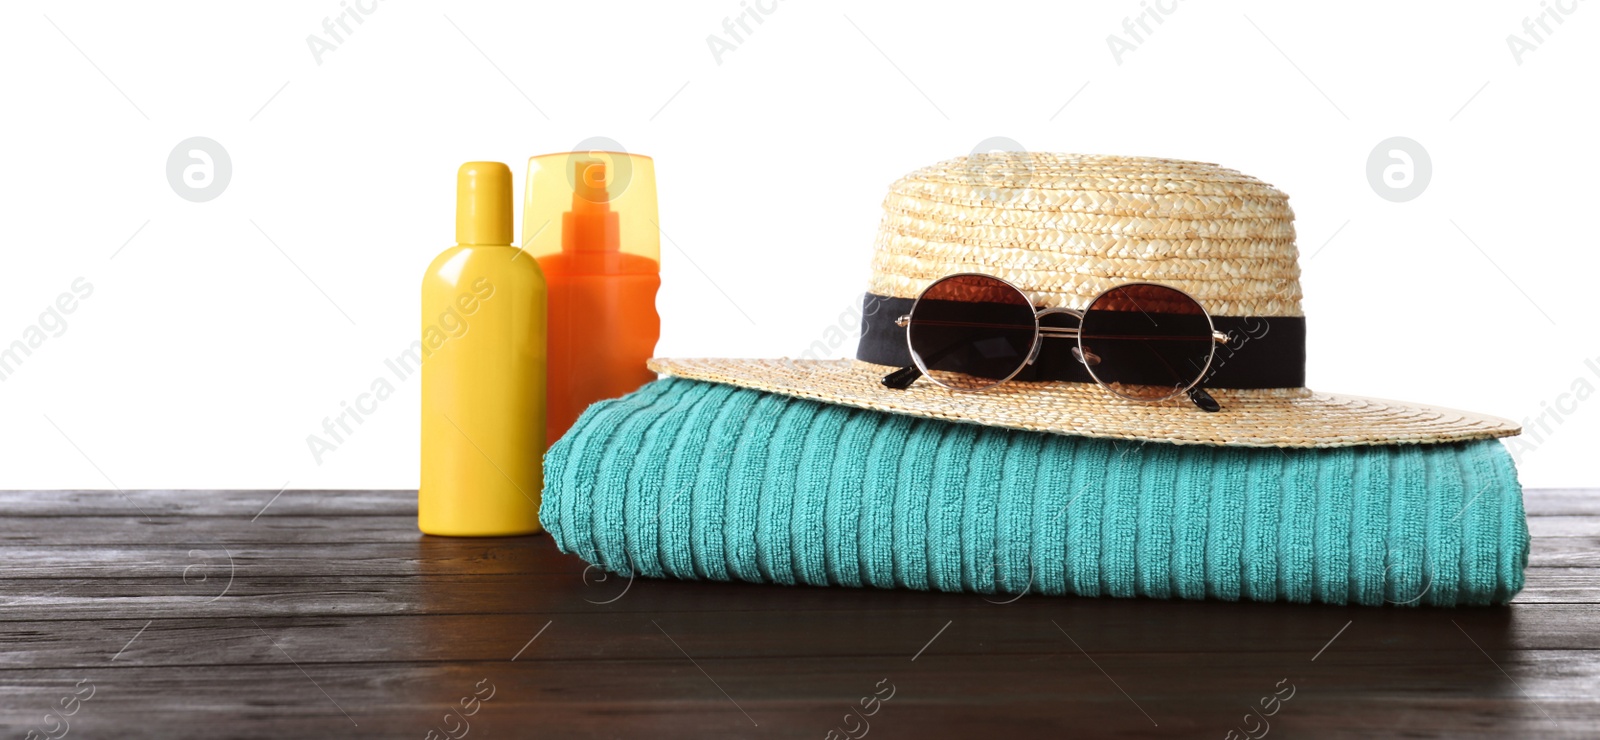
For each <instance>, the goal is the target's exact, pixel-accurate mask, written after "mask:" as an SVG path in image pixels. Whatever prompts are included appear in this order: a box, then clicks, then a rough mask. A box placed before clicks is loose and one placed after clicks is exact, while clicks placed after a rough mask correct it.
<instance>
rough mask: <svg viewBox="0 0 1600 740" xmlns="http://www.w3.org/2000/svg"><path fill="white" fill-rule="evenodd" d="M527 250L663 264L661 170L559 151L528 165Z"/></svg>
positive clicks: (597, 154)
mask: <svg viewBox="0 0 1600 740" xmlns="http://www.w3.org/2000/svg"><path fill="white" fill-rule="evenodd" d="M527 192H528V195H527V199H526V200H525V201H524V202H523V209H522V248H523V249H524V250H527V251H528V253H530V254H532V255H533V256H534V257H544V256H547V255H552V254H556V253H558V252H569V253H573V252H587V253H605V252H611V253H621V254H625V255H633V256H635V257H645V258H648V259H649V260H651V261H653V262H655V263H656V264H660V262H661V231H660V227H659V226H657V224H656V167H655V162H653V161H652V160H651V159H650V158H649V157H646V156H644V155H642V154H628V153H625V152H605V151H589V152H559V153H556V154H542V155H539V156H537V157H532V158H530V159H529V160H528V183H527Z"/></svg>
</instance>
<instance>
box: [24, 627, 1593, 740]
mask: <svg viewBox="0 0 1600 740" xmlns="http://www.w3.org/2000/svg"><path fill="white" fill-rule="evenodd" d="M946 637H947V638H949V639H950V641H951V642H955V641H956V640H957V639H958V638H957V637H956V636H955V635H947V636H946ZM258 639H261V640H262V641H266V638H258ZM657 639H659V640H661V642H663V643H664V644H667V643H668V640H667V639H666V638H664V637H659V638H657ZM1074 639H1076V638H1074ZM678 642H679V645H680V646H681V647H682V648H683V652H681V653H680V654H679V656H678V657H677V658H676V659H663V660H654V661H631V660H622V661H611V660H602V661H578V662H573V661H542V662H541V661H526V662H524V661H522V660H519V661H517V662H511V661H494V662H484V663H454V664H448V665H415V664H408V663H397V664H362V665H302V666H301V667H300V668H296V667H294V666H292V665H290V664H288V662H287V660H286V659H285V658H283V657H282V656H281V654H280V656H279V657H278V659H277V660H274V661H271V662H268V663H258V664H250V665H243V666H200V667H193V668H185V669H183V670H181V671H176V670H170V669H164V668H150V667H143V666H137V665H129V666H126V667H123V666H108V667H105V668H99V669H89V668H79V669H71V670H55V669H51V670H42V671H26V672H14V671H6V672H0V692H3V695H4V696H6V698H7V705H8V706H15V707H18V708H19V709H18V710H17V711H16V712H15V714H11V713H7V715H5V716H4V717H3V721H4V722H5V723H6V724H13V723H15V722H16V721H17V720H22V719H24V718H25V717H27V716H30V714H31V713H25V711H24V710H21V709H20V708H21V707H28V706H33V707H41V706H47V705H48V703H49V702H51V701H54V700H56V699H57V698H58V697H59V696H60V695H62V694H63V693H64V692H68V691H71V690H72V689H73V688H74V686H75V685H76V682H78V681H82V680H84V679H88V680H90V681H92V683H93V685H94V686H95V688H96V693H95V695H94V697H93V699H91V700H90V701H89V702H88V703H86V704H84V705H83V707H82V710H81V711H80V714H79V715H78V716H76V717H75V718H74V719H75V720H76V721H75V722H74V727H75V728H81V729H82V730H83V731H84V732H85V733H86V734H92V733H96V732H108V733H110V732H114V734H117V735H118V736H123V737H126V736H133V735H139V734H143V733H147V736H156V735H160V736H172V737H205V736H212V735H215V734H216V733H217V732H218V730H219V728H221V727H227V728H228V730H227V734H229V735H240V736H250V735H251V732H252V728H254V730H255V731H256V732H262V730H261V728H263V727H267V728H270V729H271V730H272V731H274V732H282V731H284V730H285V729H286V728H289V729H293V730H297V731H303V732H306V733H309V734H311V735H313V736H332V735H334V734H336V733H337V734H339V735H343V734H346V733H353V734H354V733H358V734H372V735H376V734H389V733H394V734H399V733H401V732H405V733H407V734H421V733H422V732H423V730H422V729H421V728H423V727H427V726H429V725H430V724H431V723H433V722H437V721H440V719H441V718H442V713H443V712H444V711H446V710H447V708H448V707H450V706H452V705H454V704H455V703H456V702H458V701H459V700H460V698H461V697H462V696H464V695H471V694H472V692H473V690H474V687H475V686H480V685H481V686H484V687H485V688H487V687H488V686H493V688H494V694H493V697H492V698H491V699H490V700H489V701H488V702H487V703H484V704H482V705H481V707H480V709H479V713H478V714H475V715H473V716H472V717H471V718H470V721H471V722H472V725H473V728H474V730H473V733H474V736H476V734H477V733H478V732H479V728H481V729H482V730H483V735H484V736H490V732H491V731H492V732H493V733H497V734H498V733H504V734H508V735H512V736H526V735H527V734H529V733H537V734H540V735H542V736H554V737H587V736H590V735H592V734H594V733H595V732H596V731H597V730H599V728H604V730H603V732H604V734H606V735H608V736H627V737H634V736H648V737H688V736H700V737H703V736H705V734H708V733H709V734H711V735H712V736H717V737H749V736H756V735H769V734H770V735H776V736H780V737H799V736H809V737H817V736H818V735H821V734H824V733H826V731H827V728H829V727H830V726H835V725H836V724H837V723H839V722H840V721H841V720H842V717H843V715H844V714H845V713H846V712H848V711H849V707H850V706H851V705H852V704H853V703H854V702H856V701H857V700H858V699H859V698H860V697H861V696H862V695H864V694H869V693H871V691H872V689H873V688H874V686H876V685H878V682H879V681H887V683H886V684H885V685H884V686H885V689H887V687H888V686H890V685H892V686H893V687H894V689H893V690H894V694H893V697H892V698H891V699H890V700H889V702H888V703H886V704H883V705H882V706H881V707H880V709H879V710H878V713H877V714H875V715H874V716H873V717H872V718H871V722H872V727H873V728H874V729H875V730H878V731H879V732H880V733H883V734H884V735H885V736H889V737H897V736H909V737H925V736H964V737H970V736H990V735H994V734H995V733H1007V732H1016V733H1028V734H1025V735H1024V736H1032V735H1033V734H1036V733H1039V732H1045V731H1048V732H1050V733H1052V734H1068V735H1069V736H1075V735H1077V734H1080V733H1081V734H1094V735H1098V734H1106V733H1112V732H1115V733H1119V734H1133V735H1135V736H1145V737H1193V736H1195V735H1199V734H1204V735H1211V736H1222V735H1223V734H1225V733H1226V732H1227V730H1228V729H1229V728H1230V727H1237V726H1238V723H1239V721H1240V719H1241V716H1242V715H1244V714H1246V713H1247V712H1248V711H1249V709H1248V707H1250V706H1251V705H1252V704H1253V703H1255V702H1256V701H1257V700H1258V698H1259V697H1261V696H1262V695H1265V694H1271V693H1272V691H1273V689H1274V686H1275V685H1276V683H1277V682H1278V681H1279V680H1283V679H1287V680H1288V683H1287V684H1286V685H1285V688H1287V686H1288V685H1293V687H1294V693H1293V696H1292V697H1291V698H1290V699H1289V701H1288V702H1287V703H1284V704H1283V705H1282V706H1281V708H1280V710H1279V712H1278V713H1277V714H1276V715H1274V716H1273V717H1272V718H1271V722H1272V726H1273V728H1274V730H1275V731H1276V732H1277V733H1281V734H1282V735H1283V736H1287V737H1315V736H1322V735H1323V734H1326V733H1327V732H1328V731H1329V730H1330V728H1343V731H1344V732H1345V733H1349V732H1351V731H1352V730H1355V729H1361V728H1364V729H1365V730H1366V731H1368V732H1376V733H1380V734H1397V733H1400V732H1404V733H1406V734H1420V735H1422V736H1429V735H1432V736H1449V737H1458V736H1461V735H1464V734H1468V733H1469V732H1470V731H1472V730H1477V731H1478V732H1482V733H1485V734H1494V733H1499V734H1500V736H1505V735H1509V736H1513V737H1522V736H1526V735H1527V734H1535V733H1536V734H1538V735H1540V736H1546V735H1554V736H1559V735H1560V734H1562V733H1563V732H1568V733H1571V732H1573V731H1575V730H1577V731H1581V730H1582V729H1583V728H1584V727H1585V726H1586V725H1587V724H1588V723H1591V722H1592V721H1593V717H1594V716H1595V713H1596V711H1597V710H1600V699H1597V698H1596V693H1595V692H1596V690H1597V689H1600V676H1597V675H1596V674H1597V670H1596V663H1595V661H1594V659H1593V654H1592V653H1590V652H1586V651H1584V652H1576V653H1572V652H1562V651H1544V652H1540V653H1538V654H1537V657H1536V659H1532V660H1523V659H1520V658H1508V659H1506V660H1504V661H1501V662H1500V667H1501V668H1503V669H1504V670H1505V673H1502V672H1501V669H1500V668H1496V667H1495V665H1494V664H1493V663H1491V662H1490V661H1489V660H1487V659H1486V658H1485V657H1484V656H1483V655H1482V654H1481V653H1479V652H1477V651H1475V650H1471V649H1470V648H1468V649H1467V650H1462V651H1451V652H1440V653H1437V654H1429V655H1426V656H1418V655H1416V654H1411V653H1401V654H1396V653H1391V652H1387V651H1381V650H1380V651H1350V650H1344V651H1338V652H1334V651H1331V650H1330V651H1329V652H1328V653H1326V654H1324V655H1323V656H1321V657H1320V658H1319V659H1318V660H1317V661H1316V662H1312V661H1310V660H1309V656H1308V655H1307V654H1305V653H1303V652H1295V653H1249V654H1229V653H1201V654H1163V653H1123V654H1107V653H1102V652H1099V651H1098V650H1096V649H1095V647H1094V646H1093V645H1091V644H1086V643H1083V642H1081V641H1080V645H1079V647H1081V648H1083V649H1082V650H1080V649H1078V648H1075V647H1074V646H1073V645H1072V644H1071V643H1070V642H1069V641H1068V640H1067V639H1065V638H1063V639H1061V640H1060V642H1059V643H1058V644H1056V645H1054V646H1053V647H1052V649H1050V650H1048V651H1045V652H1041V653H1039V654H1037V655H1034V656H1032V657H1031V658H1029V659H1026V660H1024V659H1020V658H1019V657H1018V656H1014V655H944V654H940V653H938V652H937V651H934V650H930V651H929V652H927V653H925V654H923V655H921V656H920V657H919V658H918V659H917V660H916V661H914V662H913V661H912V660H910V656H909V655H906V654H900V655H895V656H892V657H890V656H873V657H855V658H836V657H828V658H793V659H788V660H785V661H783V662H782V663H781V664H778V663H774V662H773V661H771V660H765V659H723V658H700V657H698V656H696V657H695V658H694V661H695V662H693V663H692V662H690V660H688V659H686V658H685V657H683V653H687V654H689V655H695V654H696V653H698V652H702V651H703V650H704V649H705V648H706V647H707V645H703V644H699V643H697V642H694V641H688V642H684V641H681V640H680V641H678ZM912 642H913V644H914V641H912ZM1085 651H1087V652H1085ZM1091 659H1092V661H1091ZM119 662H120V661H119ZM302 670H303V672H302ZM702 670H703V671H704V673H702V672H701V671H702ZM1102 671H1103V672H1102ZM1507 674H1509V676H1510V678H1509V680H1508V677H1507ZM708 676H709V677H710V678H708ZM713 680H714V681H715V683H713V682H712V681H713ZM1512 680H1514V681H1515V683H1514V684H1513V683H1512ZM480 682H484V683H482V684H480ZM1518 687H1520V690H1519V688H1518ZM724 691H725V692H726V696H724V695H723V693H722V692H724ZM1124 692H1126V693H1124ZM245 699H248V703H245V702H244V701H242V700H245ZM1357 710H1359V711H1357ZM346 715H348V717H346ZM1352 715H1355V716H1352ZM1547 717H1548V718H1547ZM1086 728H1092V730H1093V732H1086ZM130 733H132V734H131V735H130ZM265 734H267V733H264V732H262V735H265ZM999 736H1005V735H1004V734H1001V735H999Z"/></svg>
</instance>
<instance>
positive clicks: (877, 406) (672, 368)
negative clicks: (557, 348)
mask: <svg viewBox="0 0 1600 740" xmlns="http://www.w3.org/2000/svg"><path fill="white" fill-rule="evenodd" d="M650 367H651V369H653V370H655V371H656V372H660V373H665V374H667V375H673V376H677V377H680V378H692V379H694V380H706V381H711V382H715V383H727V384H729V385H737V386H742V387H745V388H754V389H757V390H764V391H770V392H773V393H782V394H784V395H787V396H797V397H800V398H809V399H813V400H817V401H827V402H830V403H838V404H843V405H845V406H854V407H856V408H863V409H874V410H877V411H889V412H893V413H898V414H909V415H912V416H923V417H928V418H932V419H946V420H949V421H966V422H975V423H980V424H988V425H992V426H1000V427H1009V428H1012V429H1026V430H1029V431H1035V432H1055V433H1058V434H1076V435H1081V436H1085V437H1102V438H1108V439H1132V440H1148V441H1151V442H1171V443H1174V444H1213V445H1237V446H1241V447H1340V446H1345V445H1371V444H1397V443H1404V442H1422V443H1431V442H1455V441H1460V440H1468V439H1488V438H1492V437H1504V436H1508V435H1511V434H1515V433H1516V432H1517V426H1516V425H1515V424H1513V423H1511V422H1509V421H1506V420H1505V419H1500V418H1496V417H1493V416H1484V415H1481V414H1473V413H1469V412H1466V411H1455V410H1451V409H1441V408H1430V407H1426V406H1418V405H1415V404H1407V403H1401V402H1397V401H1384V400H1380V399H1375V398H1361V397H1357V396H1339V395H1332V394H1328V393H1316V392H1313V391H1310V390H1307V389H1304V388H1282V389H1267V390H1224V389H1213V390H1210V391H1208V392H1209V393H1210V394H1211V395H1212V396H1213V397H1215V398H1216V399H1217V402H1218V403H1221V404H1222V410H1221V411H1218V412H1216V413H1206V412H1204V411H1201V410H1200V409H1197V408H1195V407H1194V405H1193V404H1191V403H1189V401H1188V400H1187V399H1185V398H1181V397H1180V398H1178V399H1173V400H1170V401H1164V402H1162V403H1139V402H1137V401H1129V400H1126V399H1123V398H1119V397H1116V396H1113V395H1111V394H1110V393H1108V392H1106V391H1105V390H1103V389H1101V388H1100V387H1099V386H1097V385H1092V384H1089V383H1019V382H1015V381H1013V382H1010V383H1005V384H1003V385H1000V386H997V387H994V388H991V389H989V390H986V391H981V392H976V393H968V392H962V391H951V390H947V389H945V388H940V387H938V386H936V385H933V384H932V383H927V382H919V383H917V384H916V385H913V386H911V387H910V388H908V389H906V390H903V391H894V390H889V389H887V388H884V387H883V385H882V384H881V383H880V382H879V380H880V379H881V378H882V377H883V375H884V373H886V372H889V371H890V370H892V369H893V368H888V367H885V366H883V365H873V364H871V363H866V362H859V361H856V360H818V361H808V360H734V359H672V360H668V359H654V360H651V361H650Z"/></svg>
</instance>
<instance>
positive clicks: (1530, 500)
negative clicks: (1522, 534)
mask: <svg viewBox="0 0 1600 740" xmlns="http://www.w3.org/2000/svg"><path fill="white" fill-rule="evenodd" d="M1522 508H1523V510H1524V511H1526V512H1527V513H1528V516H1530V517H1543V516H1585V517H1600V489H1594V488H1529V489H1527V490H1525V491H1523V492H1522Z"/></svg>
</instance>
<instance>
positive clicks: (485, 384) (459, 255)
mask: <svg viewBox="0 0 1600 740" xmlns="http://www.w3.org/2000/svg"><path fill="white" fill-rule="evenodd" d="M456 242H457V245H456V246H454V247H451V248H450V249H447V250H445V251H444V252H443V253H441V254H440V255H439V256H438V257H437V258H435V259H434V260H433V264H431V265H429V266H428V273H427V274H426V275H424V276H423V278H422V348H421V354H422V484H421V486H420V487H419V488H418V490H417V528H418V529H421V530H422V531H423V532H424V533H426V534H437V535H449V536H455V537H490V536H497V535H514V534H529V533H532V532H538V531H539V530H540V527H539V492H540V489H541V488H543V484H544V476H543V468H542V461H541V458H542V457H543V455H544V430H545V417H544V414H545V396H544V394H545V360H546V356H545V301H546V295H545V285H544V276H543V274H541V273H540V272H539V264H538V262H537V261H536V260H534V259H533V258H532V257H530V256H528V255H527V254H526V253H524V252H523V251H522V250H521V249H519V248H517V247H513V246H511V170H510V169H509V168H507V167H506V166H505V165H504V164H501V163H499V162H468V163H466V164H464V165H461V170H460V171H459V172H458V173H457V175H456Z"/></svg>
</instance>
